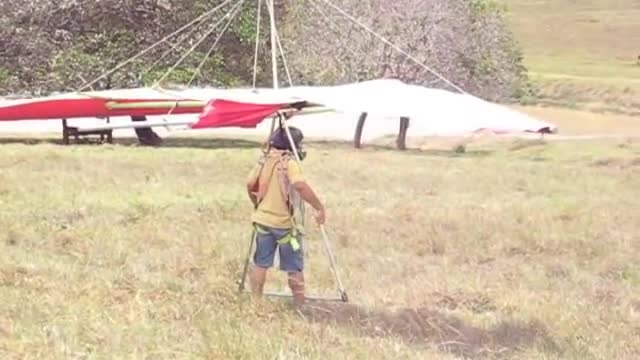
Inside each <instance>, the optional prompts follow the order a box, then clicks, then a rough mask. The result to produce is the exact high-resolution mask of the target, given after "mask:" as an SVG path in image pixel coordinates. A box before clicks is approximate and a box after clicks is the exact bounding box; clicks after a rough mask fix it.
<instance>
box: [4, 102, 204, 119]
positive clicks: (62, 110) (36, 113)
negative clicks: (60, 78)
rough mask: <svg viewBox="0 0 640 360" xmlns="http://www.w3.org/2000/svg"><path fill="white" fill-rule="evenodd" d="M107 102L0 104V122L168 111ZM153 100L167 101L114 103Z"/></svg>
mask: <svg viewBox="0 0 640 360" xmlns="http://www.w3.org/2000/svg"><path fill="white" fill-rule="evenodd" d="M110 101H113V100H107V99H90V98H88V99H48V100H35V101H27V102H24V103H18V104H14V105H9V106H0V121H15V120H41V119H43V120H46V119H71V118H84V117H107V116H142V115H164V114H166V113H167V112H168V110H167V109H163V108H136V109H109V108H108V106H107V103H108V102H110ZM153 101H161V102H169V101H168V100H163V99H158V100H153V99H144V100H135V99H125V100H117V102H118V103H137V102H141V103H144V102H153ZM201 111H202V106H194V107H187V108H185V107H178V108H176V109H174V111H173V114H194V113H195V114H197V113H200V112H201Z"/></svg>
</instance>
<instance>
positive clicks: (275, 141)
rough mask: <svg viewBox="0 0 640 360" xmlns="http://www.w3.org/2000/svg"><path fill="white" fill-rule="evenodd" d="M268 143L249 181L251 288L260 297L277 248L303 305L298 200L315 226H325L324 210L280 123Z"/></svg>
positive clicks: (296, 135) (296, 133) (298, 135)
mask: <svg viewBox="0 0 640 360" xmlns="http://www.w3.org/2000/svg"><path fill="white" fill-rule="evenodd" d="M289 131H290V134H291V137H292V138H293V142H294V144H295V146H296V148H297V149H298V152H299V154H300V156H301V158H303V157H304V151H303V150H302V149H301V145H302V140H303V138H304V136H303V134H302V132H301V131H300V130H299V129H297V128H294V127H289ZM269 146H270V149H269V151H268V152H267V153H266V155H265V157H264V159H263V160H262V161H261V163H260V164H258V165H256V167H254V169H253V170H252V171H251V173H250V174H249V177H248V181H247V191H248V193H249V198H250V199H251V201H252V202H253V204H254V207H255V211H254V213H253V216H252V223H253V225H254V227H255V234H256V235H255V238H256V251H255V253H254V257H253V261H254V266H253V269H252V272H251V275H250V281H251V288H252V291H253V293H254V294H256V295H262V292H263V289H264V284H265V281H266V275H267V270H268V269H269V268H270V267H272V266H273V260H274V256H275V251H276V249H278V250H279V255H280V270H282V271H285V272H287V273H288V283H289V287H290V288H291V292H292V294H293V301H294V304H295V305H296V306H301V305H303V304H304V300H305V295H304V276H303V270H304V258H303V249H302V235H303V233H302V230H303V229H302V227H303V225H304V224H303V218H304V215H303V214H302V212H303V204H302V202H301V201H300V198H302V200H304V201H306V202H307V203H309V204H310V205H311V206H312V207H313V208H314V209H315V211H316V213H315V218H316V222H317V223H318V224H324V222H325V210H324V206H323V205H322V203H321V202H320V200H319V199H318V197H317V196H316V195H315V193H314V192H313V190H312V189H311V187H309V185H307V183H306V182H305V180H304V177H303V176H302V172H301V169H300V167H299V166H298V164H297V162H296V159H295V154H294V153H293V149H292V148H291V143H290V141H289V138H288V136H287V133H286V131H285V129H284V128H282V127H280V128H279V129H278V130H277V131H275V132H274V134H273V135H272V136H271V138H270V140H269Z"/></svg>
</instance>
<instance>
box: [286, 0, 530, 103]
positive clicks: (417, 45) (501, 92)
mask: <svg viewBox="0 0 640 360" xmlns="http://www.w3.org/2000/svg"><path fill="white" fill-rule="evenodd" d="M332 2H333V3H335V4H336V5H337V6H339V7H340V8H342V9H344V10H345V11H346V12H347V13H349V14H353V15H354V16H356V15H357V16H356V18H357V19H358V20H359V21H361V22H362V23H364V24H365V25H366V26H368V27H369V28H371V29H373V30H375V31H376V32H377V33H379V34H381V35H382V36H383V37H384V38H386V39H388V40H389V41H390V42H391V43H393V44H395V45H397V46H399V47H400V48H402V49H405V51H407V52H408V53H409V54H411V55H412V56H414V57H415V58H417V59H418V60H419V61H420V62H422V63H424V64H427V65H428V66H429V67H431V68H432V69H433V70H435V71H436V72H438V73H439V74H441V75H443V76H444V77H445V78H447V79H449V80H451V81H452V82H453V83H455V84H457V85H458V86H460V87H462V88H463V89H465V90H466V91H468V92H470V93H472V94H474V95H477V96H480V97H483V98H485V99H487V100H491V101H505V100H509V99H512V98H514V97H517V96H519V92H520V89H521V88H522V87H523V85H525V84H526V80H527V79H526V69H525V68H524V66H522V57H521V55H520V53H519V51H518V49H517V47H516V43H515V41H514V40H513V38H512V35H511V33H510V32H509V30H508V28H507V26H506V24H505V22H504V19H503V17H502V11H501V9H500V7H499V6H498V5H496V4H495V3H494V2H493V1H491V0H395V1H386V0H364V1H363V0H333V1H332ZM296 4H297V5H295V6H292V7H291V8H290V9H289V11H288V17H287V19H286V21H285V24H286V26H285V27H284V33H285V36H284V37H283V42H284V43H285V44H286V46H285V47H286V49H287V52H288V54H289V62H290V64H291V65H292V68H293V73H294V74H295V78H296V81H297V82H300V83H307V84H337V83H346V82H356V81H361V80H369V79H372V78H381V77H394V78H398V79H400V80H403V81H405V82H408V83H413V84H420V85H425V86H430V87H437V88H445V89H448V90H453V89H452V87H451V86H450V85H448V84H447V83H446V82H444V81H442V80H441V79H439V78H438V77H436V76H434V75H433V74H431V73H429V72H428V71H427V70H425V69H424V68H423V67H421V66H420V65H418V64H416V63H414V62H412V61H410V60H409V59H408V58H407V57H406V56H405V55H403V54H400V53H399V52H397V51H396V50H394V49H393V48H392V47H391V46H389V45H388V44H385V43H384V42H383V41H381V40H380V39H378V38H376V37H375V36H374V35H372V34H370V33H367V32H366V31H363V30H362V28H360V27H359V26H357V25H355V24H354V23H352V22H350V21H349V20H348V19H347V18H346V17H345V16H343V15H342V14H340V13H338V12H337V11H335V10H334V9H332V8H331V7H329V6H327V5H326V4H325V3H324V2H323V1H321V0H306V1H303V2H299V3H296Z"/></svg>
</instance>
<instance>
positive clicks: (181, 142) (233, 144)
mask: <svg viewBox="0 0 640 360" xmlns="http://www.w3.org/2000/svg"><path fill="white" fill-rule="evenodd" d="M11 144H22V145H42V144H50V145H60V146H64V145H63V143H62V140H61V139H55V138H28V137H0V145H11ZM101 145H105V146H108V145H109V144H101V143H100V142H99V141H97V140H95V139H80V140H79V141H78V142H77V143H76V142H72V143H71V144H70V145H68V146H70V147H71V146H101ZM113 145H116V146H125V147H141V148H147V147H150V146H144V145H140V143H139V142H138V139H136V138H117V139H114V140H113ZM262 145H263V143H262V142H261V141H256V140H248V139H240V138H229V137H220V138H205V137H173V138H165V139H163V143H162V144H161V145H159V146H157V148H191V149H259V148H261V147H262ZM305 145H306V146H307V147H317V148H320V149H322V148H325V149H327V148H328V149H340V150H351V151H355V152H370V151H393V152H398V153H402V154H406V155H415V156H440V157H466V158H469V157H472V158H477V157H486V156H489V155H491V154H493V151H489V150H466V151H464V152H457V151H455V150H454V149H451V150H446V149H415V148H414V149H411V148H410V149H407V150H403V151H400V150H398V149H396V148H395V147H394V146H391V145H379V144H368V145H364V146H363V147H362V149H355V148H353V145H352V143H351V142H349V141H339V140H307V141H305ZM320 149H318V150H320ZM312 151H313V150H312Z"/></svg>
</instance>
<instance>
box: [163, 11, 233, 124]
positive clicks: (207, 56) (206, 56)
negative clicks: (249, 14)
mask: <svg viewBox="0 0 640 360" xmlns="http://www.w3.org/2000/svg"><path fill="white" fill-rule="evenodd" d="M244 2H245V0H240V2H239V3H238V4H237V5H235V8H233V9H232V10H231V11H232V12H233V14H231V12H230V13H229V14H231V17H230V18H229V20H228V21H227V23H226V24H225V26H224V28H223V29H222V31H221V32H220V34H219V35H218V37H217V38H216V41H215V42H214V43H213V45H212V46H211V48H210V49H209V51H208V52H207V54H206V55H205V56H204V58H203V59H202V61H201V62H200V64H199V65H198V68H197V69H196V72H195V73H194V74H193V76H191V79H189V82H188V83H187V87H188V86H190V85H191V83H192V82H193V80H194V79H195V78H196V77H197V76H198V74H199V73H200V71H201V70H202V67H203V66H204V64H205V63H206V62H207V59H208V58H209V56H211V53H213V49H215V47H216V45H218V42H219V41H220V39H221V38H222V36H223V35H224V33H225V32H226V31H227V29H228V28H229V26H230V25H231V22H233V19H235V17H236V16H237V15H238V13H239V12H240V10H241V9H242V4H243V3H244ZM229 14H227V15H229ZM225 17H226V16H225ZM223 19H224V17H223ZM217 26H218V24H216V25H215V27H217ZM196 46H197V45H196ZM177 107H178V102H176V103H175V104H173V106H172V107H171V109H169V112H168V113H167V114H166V115H165V116H170V115H171V114H173V112H174V111H175V109H176V108H177ZM165 121H167V120H166V117H165Z"/></svg>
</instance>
